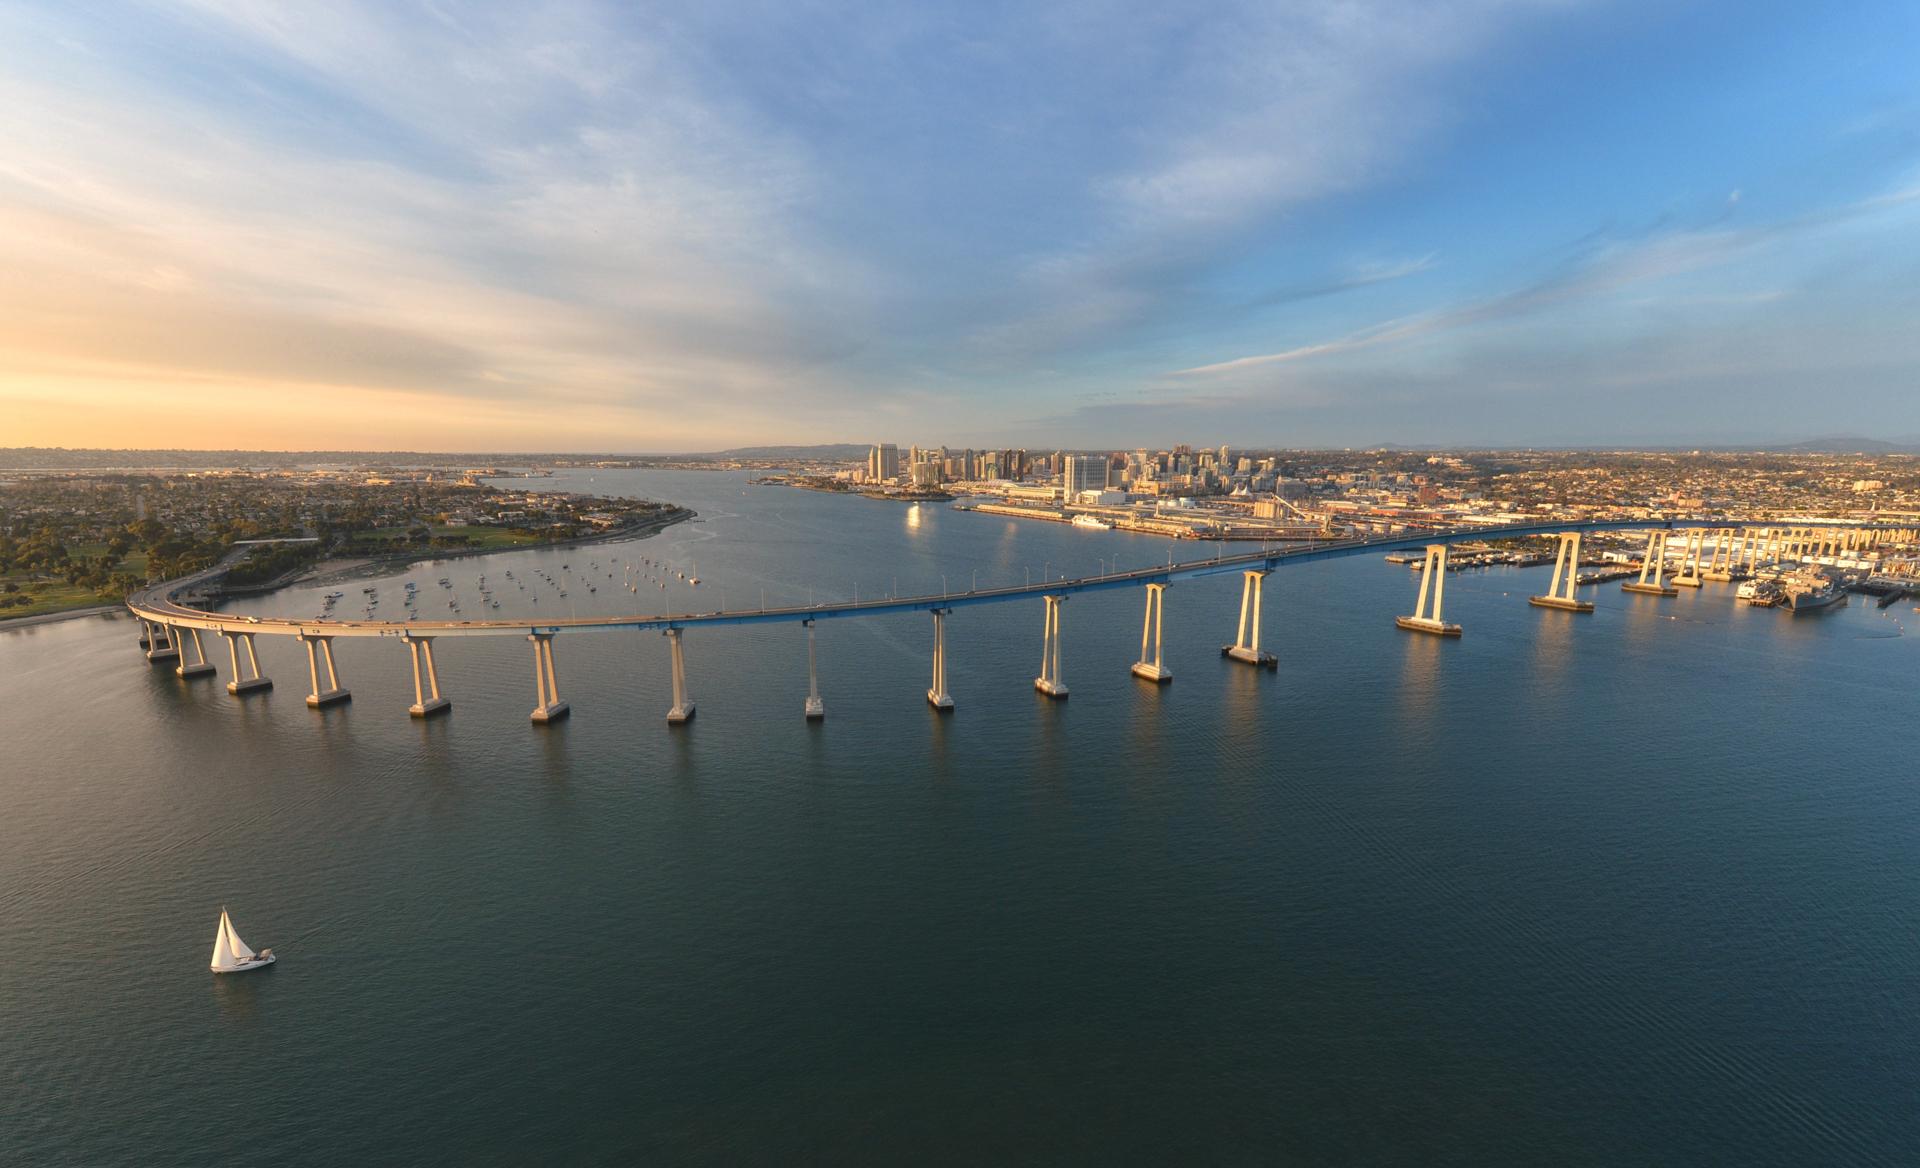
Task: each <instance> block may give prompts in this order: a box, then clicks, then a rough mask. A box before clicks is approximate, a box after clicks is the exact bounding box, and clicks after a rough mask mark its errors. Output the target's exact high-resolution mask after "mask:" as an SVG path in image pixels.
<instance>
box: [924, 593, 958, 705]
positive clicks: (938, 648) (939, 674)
mask: <svg viewBox="0 0 1920 1168" xmlns="http://www.w3.org/2000/svg"><path fill="white" fill-rule="evenodd" d="M947 611H948V610H947V609H944V608H936V609H934V610H933V685H932V686H930V687H928V689H927V704H928V705H930V706H932V707H933V708H934V709H936V710H951V709H953V695H952V694H950V693H948V692H947Z"/></svg>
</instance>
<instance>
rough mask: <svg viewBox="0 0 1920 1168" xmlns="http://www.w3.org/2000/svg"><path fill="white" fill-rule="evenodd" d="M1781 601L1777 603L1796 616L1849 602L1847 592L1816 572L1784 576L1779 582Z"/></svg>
mask: <svg viewBox="0 0 1920 1168" xmlns="http://www.w3.org/2000/svg"><path fill="white" fill-rule="evenodd" d="M1779 588H1780V599H1779V600H1778V601H1776V602H1775V603H1776V604H1777V605H1778V607H1780V608H1784V609H1786V610H1787V611H1788V612H1791V613H1793V614H1795V615H1796V616H1797V615H1799V614H1800V613H1803V612H1821V611H1824V610H1826V609H1829V608H1838V607H1840V606H1841V605H1844V604H1845V603H1846V602H1847V590H1846V589H1845V588H1842V587H1841V586H1840V585H1838V584H1836V583H1834V582H1833V581H1832V580H1829V579H1827V578H1826V577H1825V576H1822V575H1820V574H1818V573H1816V572H1801V573H1794V574H1792V575H1788V576H1784V577H1782V578H1781V579H1780V582H1779Z"/></svg>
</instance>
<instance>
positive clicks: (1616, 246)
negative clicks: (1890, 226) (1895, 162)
mask: <svg viewBox="0 0 1920 1168" xmlns="http://www.w3.org/2000/svg"><path fill="white" fill-rule="evenodd" d="M1916 200H1920V188H1916V189H1907V188H1901V189H1898V190H1895V191H1891V192H1887V193H1885V194H1881V195H1875V196H1873V197H1870V198H1867V199H1862V200H1858V201H1855V202H1853V203H1850V204H1847V205H1843V206H1841V207H1837V208H1833V209H1828V210H1823V211H1820V212H1817V213H1813V214H1807V215H1801V216H1795V217H1792V218H1788V219H1783V220H1779V221H1776V222H1772V223H1766V224H1760V225H1756V226H1749V227H1739V228H1736V227H1715V228H1710V229H1702V230H1693V231H1668V232H1664V233H1660V234H1655V235H1649V236H1646V237H1643V238H1640V239H1636V240H1629V241H1609V240H1605V239H1602V238H1600V237H1595V238H1594V239H1593V240H1591V241H1589V243H1588V244H1587V245H1586V246H1585V247H1584V248H1583V249H1582V250H1581V251H1580V252H1579V253H1578V254H1577V255H1576V256H1575V257H1573V258H1572V259H1570V260H1568V261H1566V262H1564V263H1562V264H1561V265H1560V266H1559V267H1557V268H1556V269H1554V270H1553V271H1551V272H1549V273H1548V274H1547V275H1545V276H1541V277H1538V278H1536V279H1533V280H1530V281H1528V282H1526V283H1524V284H1522V285H1520V286H1518V287H1516V288H1514V289H1512V290H1509V291H1507V292H1503V293H1500V294H1498V295H1494V296H1489V297H1483V298H1478V299H1475V300H1471V301H1468V302H1466V303H1462V304H1456V305H1451V306H1443V307H1438V308H1434V309H1431V310H1428V311H1425V312H1421V313H1416V314H1412V315H1408V316H1402V317H1397V318H1394V319H1391V320H1386V321H1381V322H1378V323H1375V324H1372V325H1368V326H1366V327H1363V328H1359V329H1355V330H1352V331H1350V332H1347V333H1344V334H1342V335H1340V336H1337V337H1333V338H1330V339H1328V340H1322V341H1314V342H1311V343H1307V344H1302V345H1295V346H1291V347H1289V348H1286V349H1280V350H1276V351H1274V352H1271V353H1258V354H1254V355H1250V356H1244V357H1235V358H1231V359H1228V360H1224V361H1216V362H1212V363H1209V364H1205V365H1196V366H1193V367H1191V368H1186V369H1179V370H1175V371H1173V372H1171V373H1169V374H1167V376H1168V377H1173V378H1195V377H1208V376H1215V375H1222V374H1239V373H1245V372H1247V371H1250V370H1257V369H1261V368H1264V367H1268V366H1275V365H1285V364H1289V363H1292V362H1297V361H1305V360H1309V359H1312V358H1318V357H1329V356H1335V355H1338V354H1342V353H1349V352H1353V351H1355V350H1360V349H1368V348H1374V347H1378V346H1383V345H1390V344H1393V343H1396V342H1400V341H1407V340H1412V339H1414V338H1418V337H1423V336H1427V335H1430V334H1434V333H1440V332H1446V331H1449V330H1454V329H1460V328H1465V327H1469V326H1473V325H1480V324H1486V323H1490V322H1495V321H1503V320H1509V319H1513V318H1518V317H1524V316H1528V315H1531V314H1534V313H1538V312H1542V311H1545V310H1549V309H1552V308H1556V307H1560V306H1564V305H1569V304H1573V303H1577V302H1580V301H1583V300H1586V299H1589V298H1592V297H1595V296H1601V295H1606V294H1611V293H1615V292H1618V291H1621V290H1623V289H1627V288H1630V287H1633V286H1636V285H1648V284H1658V283H1659V282H1661V281H1664V280H1669V279H1672V278H1674V277H1680V276H1685V275H1689V274H1692V273H1696V272H1701V271H1706V270H1710V269H1713V268H1716V267H1720V266H1722V265H1726V264H1729V263H1732V262H1733V261H1736V260H1739V259H1742V258H1744V257H1746V256H1749V255H1751V254H1752V253H1753V252H1754V251H1756V250H1757V249H1760V248H1763V247H1765V246H1767V245H1769V244H1773V243H1776V242H1779V241H1782V240H1787V239H1791V238H1794V237H1797V236H1804V235H1808V234H1811V233H1814V232H1818V231H1823V230H1826V229H1829V228H1832V227H1835V226H1838V225H1842V224H1845V223H1848V222H1850V221H1853V220H1857V219H1860V218H1863V217H1866V216H1870V215H1873V214H1876V213H1878V212H1881V211H1885V210H1891V209H1897V208H1900V207H1904V206H1906V205H1908V204H1910V203H1913V202H1915V201H1916ZM1784 295H1785V293H1784V292H1782V291H1780V290H1778V289H1772V290H1761V291H1756V290H1754V289H1751V288H1747V289H1739V290H1733V291H1725V292H1711V293H1704V294H1703V293H1698V292H1688V293H1685V294H1683V296H1682V299H1684V300H1685V301H1686V302H1688V303H1692V304H1695V305H1699V304H1707V303H1712V304H1720V305H1741V304H1759V303H1767V302H1771V301H1774V300H1778V299H1780V298H1782V297H1783V296H1784ZM1641 302H1642V303H1651V302H1652V301H1649V300H1643V301H1641ZM1663 303H1667V304H1673V303H1676V301H1675V300H1674V298H1672V297H1668V298H1667V299H1666V300H1664V301H1663Z"/></svg>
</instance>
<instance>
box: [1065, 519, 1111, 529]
mask: <svg viewBox="0 0 1920 1168" xmlns="http://www.w3.org/2000/svg"><path fill="white" fill-rule="evenodd" d="M1073 525H1074V526H1075V527H1084V528H1087V529H1088V530H1090V531H1112V530H1113V524H1111V523H1108V522H1106V521H1105V520H1103V519H1096V518H1094V517H1093V516H1091V515H1075V516H1074V517H1073Z"/></svg>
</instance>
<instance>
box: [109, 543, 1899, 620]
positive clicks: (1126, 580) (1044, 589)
mask: <svg viewBox="0 0 1920 1168" xmlns="http://www.w3.org/2000/svg"><path fill="white" fill-rule="evenodd" d="M1788 527H1793V528H1804V527H1815V528H1821V529H1826V530H1833V531H1843V530H1851V531H1910V530H1912V527H1911V525H1901V524H1860V523H1835V522H1832V521H1818V520H1795V521H1784V520H1779V519H1767V520H1727V519H1643V520H1631V519H1629V520H1622V519H1598V520H1581V521H1567V520H1559V521H1552V522H1538V523H1512V524H1491V525H1486V526H1480V527H1457V528H1450V529H1448V530H1446V531H1444V532H1419V533H1413V534H1407V535H1396V536H1389V537H1381V538H1373V539H1348V540H1334V541H1330V542H1327V543H1309V544H1305V545H1299V544H1296V545H1292V546H1289V547H1285V548H1271V547H1263V548H1262V549H1261V550H1259V551H1257V552H1243V553H1240V554H1237V555H1220V556H1217V557H1215V558H1214V559H1211V560H1188V561H1173V562H1169V563H1166V564H1159V565H1155V566H1153V567H1149V568H1136V569H1133V570H1130V571H1126V572H1112V573H1107V574H1105V575H1099V576H1080V577H1076V578H1073V579H1059V580H1042V581H1040V582H1038V583H1032V584H1022V585H1016V586H1013V587H1009V588H987V589H981V590H978V591H968V592H942V593H939V594H938V595H928V596H909V597H895V598H888V599H885V600H862V601H852V602H845V603H821V604H812V605H804V606H787V607H779V608H764V609H751V610H742V611H735V612H699V613H695V612H689V613H663V614H657V615H636V616H612V617H570V618H567V619H564V620H554V621H540V622H529V621H524V620H518V621H515V620H477V621H449V620H411V621H378V620H342V621H335V620H290V619H286V618H280V617H253V616H235V615H231V614H226V613H217V612H209V611H207V610H205V609H199V608H193V607H191V606H189V605H186V604H182V603H180V602H179V601H177V600H176V599H175V597H177V596H178V595H180V594H181V593H183V592H186V591H188V590H190V589H191V588H193V587H194V586H195V585H197V584H199V583H201V582H203V581H205V580H207V579H210V578H211V577H212V576H214V575H215V574H216V573H217V572H218V568H219V566H216V567H215V568H210V569H208V570H207V571H205V572H201V573H197V574H195V575H193V576H188V577H184V578H182V579H179V580H174V581H169V582H167V583H164V584H158V585H155V586H154V587H152V588H149V589H146V590H145V591H143V592H137V593H135V594H134V595H132V596H131V597H129V598H128V599H127V607H128V608H129V609H131V610H132V611H133V614H134V615H135V616H137V617H140V618H142V619H144V620H148V621H153V622H155V623H158V624H164V625H172V626H176V627H179V628H188V629H204V630H212V631H216V632H219V631H228V632H236V633H266V634H277V635H282V636H301V635H304V636H309V637H407V636H413V637H488V636H492V637H499V636H525V635H527V634H529V633H533V634H553V633H560V632H572V631H582V630H584V631H610V630H616V629H632V630H636V631H641V630H647V629H687V628H695V627H700V626H708V625H749V624H767V623H773V622H782V621H817V620H831V619H836V618H842V617H864V616H882V615H886V614H889V613H905V612H932V611H936V610H939V611H947V610H952V609H957V608H964V607H967V606H969V605H975V604H1001V603H1005V602H1007V601H1013V600H1032V599H1038V598H1040V597H1043V596H1070V595H1074V594H1077V593H1083V592H1102V591H1109V590H1112V589H1116V588H1131V587H1138V586H1140V585H1143V584H1173V583H1177V582H1179V581H1182V580H1196V579H1200V578H1202V577H1206V576H1220V575H1227V574H1229V573H1234V572H1242V571H1258V570H1269V571H1271V570H1274V569H1277V568H1284V567H1289V566H1291V565H1294V564H1306V563H1319V562H1322V561H1325V560H1336V559H1341V558H1343V557H1346V556H1361V555H1369V554H1377V553H1382V552H1391V551H1400V550H1405V549H1409V548H1424V547H1428V546H1430V545H1433V544H1442V543H1457V542H1459V541H1461V540H1469V539H1472V540H1488V539H1513V538H1518V537H1524V536H1548V535H1559V534H1561V533H1563V532H1575V531H1577V532H1582V533H1587V532H1598V531H1657V530H1666V531H1687V530H1692V529H1696V528H1705V529H1708V530H1721V531H1724V530H1743V529H1755V528H1788Z"/></svg>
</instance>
